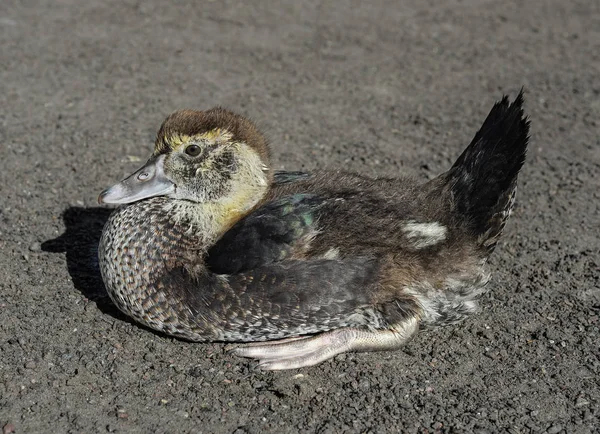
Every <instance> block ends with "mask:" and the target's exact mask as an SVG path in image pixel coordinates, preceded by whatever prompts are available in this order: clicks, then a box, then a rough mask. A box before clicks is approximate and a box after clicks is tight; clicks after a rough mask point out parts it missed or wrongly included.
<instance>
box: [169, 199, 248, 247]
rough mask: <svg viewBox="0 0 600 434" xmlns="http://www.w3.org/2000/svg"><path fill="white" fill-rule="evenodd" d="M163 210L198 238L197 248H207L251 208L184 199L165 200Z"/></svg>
mask: <svg viewBox="0 0 600 434" xmlns="http://www.w3.org/2000/svg"><path fill="white" fill-rule="evenodd" d="M162 206H163V210H164V212H165V214H166V215H167V216H168V218H169V220H170V221H171V223H172V224H173V225H174V226H177V227H179V230H181V231H182V232H183V233H185V234H186V235H188V236H190V237H192V238H194V239H196V240H198V242H199V246H198V247H199V248H203V249H207V248H209V247H210V246H211V245H212V244H213V243H214V242H215V241H216V240H217V239H219V238H220V237H221V235H223V234H224V233H225V232H226V231H227V230H228V229H229V228H231V226H233V225H234V224H235V223H236V222H237V221H238V220H239V219H241V218H242V217H243V216H244V215H245V214H246V213H247V212H248V211H249V210H250V209H251V208H246V207H238V206H236V205H235V203H227V202H225V203H223V202H206V203H196V202H190V201H186V200H167V201H165V202H164V203H163V205H162Z"/></svg>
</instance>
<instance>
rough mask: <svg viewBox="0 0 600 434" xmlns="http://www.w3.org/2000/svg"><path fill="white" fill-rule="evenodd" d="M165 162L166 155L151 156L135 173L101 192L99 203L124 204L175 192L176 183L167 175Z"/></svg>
mask: <svg viewBox="0 0 600 434" xmlns="http://www.w3.org/2000/svg"><path fill="white" fill-rule="evenodd" d="M164 163H165V155H160V156H158V157H152V158H150V159H149V160H148V162H147V163H146V164H145V165H144V167H142V168H141V169H139V170H138V171H137V172H135V173H134V174H133V175H130V176H128V177H127V178H125V179H124V180H123V181H121V182H119V183H118V184H115V185H113V186H112V187H110V188H107V189H106V190H104V191H103V192H102V193H100V196H98V203H100V204H105V203H106V204H124V203H131V202H135V201H138V200H141V199H147V198H149V197H154V196H166V195H168V194H171V193H173V192H174V191H175V184H173V182H172V181H171V180H170V179H169V178H167V176H166V175H165V171H164Z"/></svg>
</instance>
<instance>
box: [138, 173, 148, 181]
mask: <svg viewBox="0 0 600 434" xmlns="http://www.w3.org/2000/svg"><path fill="white" fill-rule="evenodd" d="M149 176H150V174H149V173H148V172H142V173H140V174H139V175H138V180H140V181H145V180H146V179H148V177H149Z"/></svg>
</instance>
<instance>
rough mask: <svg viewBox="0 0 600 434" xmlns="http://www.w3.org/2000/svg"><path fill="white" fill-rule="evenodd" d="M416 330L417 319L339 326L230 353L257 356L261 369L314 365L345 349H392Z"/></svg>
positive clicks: (241, 355) (343, 351)
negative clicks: (387, 325) (376, 326)
mask: <svg viewBox="0 0 600 434" xmlns="http://www.w3.org/2000/svg"><path fill="white" fill-rule="evenodd" d="M417 330H418V321H417V319H416V318H409V319H406V320H405V321H404V322H403V323H402V324H399V325H397V326H395V327H394V328H393V329H386V330H367V329H359V328H342V329H337V330H332V331H328V332H324V333H321V334H318V335H316V336H307V337H299V338H298V337H297V338H288V339H282V340H277V341H271V342H260V343H252V344H248V345H245V346H241V347H237V348H235V349H233V350H232V352H233V354H235V355H236V356H240V357H248V358H252V359H256V360H257V361H258V366H259V367H260V368H261V369H264V370H269V371H278V370H284V369H297V368H303V367H307V366H313V365H316V364H318V363H321V362H323V361H325V360H328V359H331V358H332V357H334V356H336V355H338V354H342V353H345V352H348V351H384V350H394V349H397V348H399V347H400V346H402V345H403V344H405V343H406V342H407V341H408V340H409V339H410V338H411V337H412V336H413V335H414V334H415V333H416V331H417Z"/></svg>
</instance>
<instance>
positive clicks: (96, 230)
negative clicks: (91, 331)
mask: <svg viewBox="0 0 600 434" xmlns="http://www.w3.org/2000/svg"><path fill="white" fill-rule="evenodd" d="M111 212H112V210H111V209H106V208H100V207H93V208H83V207H69V208H67V209H66V210H65V211H64V212H63V213H62V219H63V221H64V224H65V227H66V229H65V232H64V233H63V234H62V235H61V236H59V237H57V238H54V239H51V240H47V241H45V242H44V243H42V250H43V251H45V252H50V253H66V255H67V268H68V271H69V274H70V275H71V278H72V279H73V285H74V286H75V288H76V289H77V290H78V291H80V292H81V293H82V294H83V295H84V296H85V297H86V298H88V299H89V300H92V301H94V302H95V303H96V305H97V306H98V308H99V309H100V310H101V311H102V312H103V313H106V314H109V315H111V316H113V317H115V318H119V319H124V318H125V317H124V315H123V314H121V313H120V312H119V311H118V310H117V308H116V307H115V305H114V304H113V303H112V302H111V300H110V298H109V296H108V293H107V292H106V288H105V287H104V283H103V282H102V275H101V274H100V267H99V265H98V243H99V242H100V237H101V235H102V229H103V228H104V224H105V223H106V221H107V220H108V217H109V216H110V214H111Z"/></svg>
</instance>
